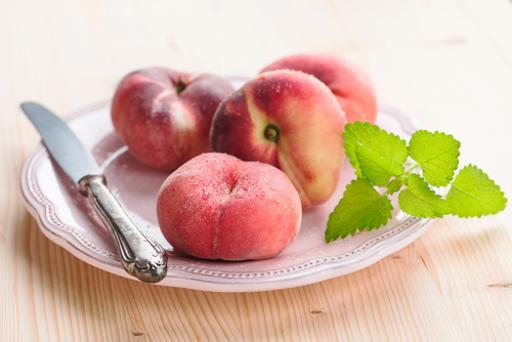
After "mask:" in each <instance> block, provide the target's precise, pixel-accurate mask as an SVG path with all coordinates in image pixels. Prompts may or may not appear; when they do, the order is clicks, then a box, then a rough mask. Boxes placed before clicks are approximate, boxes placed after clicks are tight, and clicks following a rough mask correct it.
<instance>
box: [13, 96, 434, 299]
mask: <svg viewBox="0 0 512 342" xmlns="http://www.w3.org/2000/svg"><path fill="white" fill-rule="evenodd" d="M109 108H110V106H109V102H107V101H104V102H101V103H98V104H95V105H92V106H89V107H87V108H84V109H82V110H80V111H78V112H75V113H74V114H73V115H71V116H69V119H68V123H69V125H70V126H71V128H72V129H73V130H74V131H75V133H76V134H77V135H78V136H79V138H80V139H81V140H82V142H83V143H84V145H85V146H86V148H88V149H89V150H90V151H91V153H92V154H93V156H94V157H95V159H96V161H97V162H98V164H99V165H100V166H101V167H102V169H103V170H104V173H105V175H106V177H107V180H108V184H109V187H110V188H111V190H112V191H113V193H114V194H115V195H116V196H117V197H118V199H120V201H121V202H122V203H123V204H124V206H125V208H126V209H127V211H128V212H129V214H130V215H131V217H132V218H133V219H134V221H135V223H136V224H137V225H138V226H139V227H140V228H141V229H142V230H143V231H144V232H145V233H146V234H147V235H149V236H151V237H152V238H154V239H155V240H157V241H158V242H160V243H161V244H162V245H163V246H165V247H166V248H167V249H169V271H168V275H167V277H166V278H165V279H164V280H163V281H162V282H160V283H159V285H164V286H175V287H184V288H191V289H198V290H205V291H223V292H244V291H263V290H275V289H282V288H288V287H295V286H301V285H306V284H311V283H315V282H318V281H321V280H324V279H329V278H333V277H337V276H341V275H344V274H347V273H351V272H354V271H356V270H359V269H361V268H364V267H366V266H368V265H370V264H373V263H375V262H377V261H378V260H380V259H382V258H383V257H385V256H387V255H389V254H391V253H393V252H395V251H397V250H399V249H401V248H403V247H404V246H406V245H407V244H409V243H411V242H412V241H414V240H415V239H416V238H417V237H418V236H419V235H420V234H421V233H422V232H423V231H424V230H425V229H426V226H427V223H428V222H429V220H427V219H417V218H412V217H409V216H407V215H406V214H404V213H402V212H400V211H399V210H395V211H394V215H393V219H392V220H391V221H390V223H389V224H388V225H387V226H386V227H384V228H382V229H379V230H376V231H372V232H363V233H359V234H357V235H356V236H353V237H349V238H346V239H344V240H339V241H335V242H333V243H330V244H325V243H324V242H323V231H324V228H325V223H326V220H327V217H328V214H329V213H330V211H331V210H332V208H333V207H334V206H335V205H336V203H337V200H338V199H339V198H340V196H341V194H342V192H343V189H344V187H345V185H346V184H347V182H348V181H349V180H350V179H351V178H352V177H353V171H352V169H351V168H350V165H349V164H348V163H347V162H346V163H345V166H344V169H343V171H342V173H341V175H340V184H339V186H338V189H337V190H336V193H335V195H334V196H333V197H332V199H331V200H329V201H328V202H327V203H325V204H323V205H321V206H318V207H315V208H313V209H312V210H309V211H307V212H305V213H304V215H303V222H302V225H301V231H300V233H299V236H298V237H297V239H296V240H295V241H294V242H293V243H292V244H291V245H290V246H289V247H288V248H287V249H285V251H283V253H281V254H280V255H279V256H277V257H275V258H272V259H267V260H259V261H246V262H222V261H205V260H199V259H194V258H190V257H187V256H183V255H178V254H175V253H173V252H172V247H171V246H170V245H169V244H168V243H167V242H166V241H165V239H164V238H163V236H162V234H161V233H160V230H159V228H158V225H157V220H156V214H155V210H154V207H155V201H156V193H157V191H158V188H159V186H160V184H161V182H162V181H163V180H164V179H165V177H166V176H167V174H165V173H162V172H158V171H154V170H151V169H149V168H146V167H145V166H143V165H141V164H139V163H138V162H137V161H135V160H134V159H133V158H132V157H131V156H130V155H129V153H128V151H127V149H126V147H125V146H123V144H122V143H121V141H120V140H119V139H118V138H117V137H116V135H115V133H114V132H113V128H112V124H111V122H110V113H109ZM378 124H379V125H381V126H382V127H384V128H386V129H388V130H391V131H393V132H395V133H397V134H399V135H401V136H402V137H405V138H407V137H408V136H410V134H411V133H412V132H413V131H414V124H413V123H412V122H411V119H410V118H408V117H407V116H405V115H403V114H402V113H400V112H399V111H397V110H396V109H395V108H393V107H389V106H382V105H381V106H380V113H379V120H378ZM21 189H22V193H23V197H24V200H25V203H26V207H27V209H28V210H29V211H30V212H31V214H32V215H33V216H34V217H35V218H36V219H37V221H38V223H39V227H40V228H41V230H42V232H43V233H44V234H45V235H46V236H47V237H48V238H49V239H50V240H52V241H54V242H55V243H57V244H58V245H60V246H62V247H64V248H65V249H66V250H68V251H69V252H71V253H72V254H74V255H75V256H76V257H78V258H80V259H82V260H84V261H85V262H88V263H90V264H92V265H94V266H96V267H98V268H101V269H103V270H105V271H107V272H111V273H114V274H117V275H120V276H124V277H130V276H129V275H128V274H126V273H125V271H124V270H123V268H122V267H121V265H120V264H119V261H118V260H119V258H118V254H117V251H116V249H115V245H114V243H113V240H112V237H111V236H110V233H109V232H108V231H107V230H106V229H105V228H104V227H103V226H102V224H101V221H100V220H99V218H98V217H97V216H96V214H95V213H94V211H93V209H92V207H91V206H90V205H89V203H88V202H87V199H86V198H84V197H82V196H81V195H80V194H79V193H78V191H77V189H76V187H75V185H74V184H73V183H72V182H71V181H70V180H69V179H67V177H65V175H64V174H63V173H62V171H61V170H60V169H59V168H58V167H57V166H56V165H54V163H53V162H52V160H51V158H50V157H49V155H48V153H47V152H46V150H45V149H44V147H43V146H42V145H39V146H38V147H37V148H36V149H35V150H34V151H33V152H32V153H31V155H30V156H29V158H28V159H27V161H26V162H25V165H24V167H23V170H22V174H21ZM395 203H396V202H395Z"/></svg>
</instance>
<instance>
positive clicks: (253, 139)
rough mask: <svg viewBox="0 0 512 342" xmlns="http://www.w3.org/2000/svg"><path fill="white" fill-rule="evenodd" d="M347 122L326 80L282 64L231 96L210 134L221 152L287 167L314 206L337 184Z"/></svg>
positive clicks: (306, 202) (304, 200) (306, 204)
mask: <svg viewBox="0 0 512 342" xmlns="http://www.w3.org/2000/svg"><path fill="white" fill-rule="evenodd" d="M344 125H345V116H344V113H343V111H342V110H341V108H340V106H339V105H338V103H337V101H336V99H335V98H334V96H333V94H332V93H331V91H330V90H329V88H327V86H326V85H325V84H323V83H322V82H320V81H319V80H318V79H316V78H315V77H313V76H311V75H308V74H305V73H303V72H299V71H291V70H277V71H271V72H266V73H262V74H261V75H259V76H258V77H257V78H256V79H254V80H251V81H249V82H248V83H246V84H245V85H243V86H242V88H241V89H239V90H238V91H236V92H234V93H233V94H231V95H230V96H229V97H228V98H226V99H225V100H224V101H223V102H222V103H221V104H220V105H219V108H218V109H217V112H216V113H215V116H214V119H213V123H212V131H211V134H210V137H211V143H212V147H213V149H214V150H215V151H217V152H226V153H229V154H232V155H234V156H236V157H238V158H241V159H243V160H255V161H260V162H265V163H268V164H271V165H274V166H276V167H278V168H280V169H281V170H283V171H284V172H285V173H286V175H288V177H289V178H290V180H291V181H292V183H293V185H294V186H295V188H296V189H297V191H298V192H299V195H300V197H301V200H302V205H303V208H308V207H310V206H312V205H315V204H320V203H323V202H325V201H326V200H327V199H328V198H329V197H330V196H331V194H332V193H333V191H334V189H335V188H336V185H337V183H338V179H339V176H340V169H341V163H342V161H343V156H344V155H343V141H342V131H343V128H344Z"/></svg>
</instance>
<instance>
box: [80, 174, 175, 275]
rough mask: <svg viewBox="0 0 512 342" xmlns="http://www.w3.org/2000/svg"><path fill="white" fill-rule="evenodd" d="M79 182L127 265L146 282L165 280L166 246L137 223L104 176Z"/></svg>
mask: <svg viewBox="0 0 512 342" xmlns="http://www.w3.org/2000/svg"><path fill="white" fill-rule="evenodd" d="M79 186H80V191H82V193H83V194H86V195H87V197H89V200H90V201H91V203H92V205H93V206H94V208H95V209H96V211H97V212H98V214H99V216H100V217H101V219H102V221H103V222H104V223H105V225H106V226H108V227H109V228H110V230H111V231H112V234H113V235H114V239H115V241H116V244H117V248H118V250H119V254H120V255H121V263H122V264H123V267H124V269H125V270H126V271H127V272H128V273H130V274H131V275H133V276H135V277H137V278H138V279H140V280H141V281H143V282H146V283H156V282H158V281H160V280H162V279H163V278H164V277H165V275H166V274H167V255H166V254H165V250H164V249H163V248H162V247H161V246H160V245H159V244H157V243H156V242H154V241H152V240H150V239H148V238H147V237H146V236H145V235H144V234H142V232H141V231H140V230H139V229H138V228H137V226H135V224H134V223H133V222H132V220H131V219H130V217H129V216H128V214H127V213H126V211H125V210H124V209H123V207H122V206H121V204H119V202H118V201H117V200H116V199H115V197H114V196H113V195H112V193H111V192H110V190H109V189H108V188H107V185H106V182H105V177H103V176H99V175H91V176H86V177H84V178H82V179H81V180H80V182H79Z"/></svg>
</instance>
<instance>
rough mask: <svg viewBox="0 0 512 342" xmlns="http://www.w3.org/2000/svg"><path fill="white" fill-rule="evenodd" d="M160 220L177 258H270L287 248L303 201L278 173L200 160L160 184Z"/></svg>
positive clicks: (208, 156) (218, 156)
mask: <svg viewBox="0 0 512 342" xmlns="http://www.w3.org/2000/svg"><path fill="white" fill-rule="evenodd" d="M157 216H158V222H159V224H160V228H161V230H162V233H163V234H164V236H165V238H166V239H167V240H168V241H169V243H171V244H172V246H173V247H174V248H175V249H176V250H177V251H179V252H183V253H185V254H188V255H191V256H195V257H198V258H203V259H223V260H250V259H264V258H270V257H273V256H275V255H277V254H279V253H280V252H281V251H282V250H283V249H284V248H285V247H286V246H288V245H289V244H290V243H291V242H292V241H293V239H294V238H295V236H296V235H297V233H298V230H299V228H300V221H301V217H302V210H301V203H300V198H299V196H298V194H297V191H296V190H295V189H294V187H293V185H292V184H291V183H290V180H289V179H288V177H286V175H285V174H284V173H283V172H282V171H280V170H279V169H277V168H275V167H273V166H271V165H267V164H263V163H258V162H244V161H241V160H240V159H238V158H235V157H233V156H230V155H227V154H224V153H204V154H201V155H199V156H197V157H195V158H193V159H191V160H189V161H188V162H186V163H185V164H183V165H182V166H181V167H179V168H178V169H177V170H176V171H174V172H173V173H172V174H171V175H170V176H169V177H168V178H167V180H166V181H165V182H164V183H163V184H162V187H161V188H160V191H159V193H158V199H157Z"/></svg>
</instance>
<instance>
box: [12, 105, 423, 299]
mask: <svg viewBox="0 0 512 342" xmlns="http://www.w3.org/2000/svg"><path fill="white" fill-rule="evenodd" d="M109 103H110V100H103V101H98V102H95V103H93V104H90V105H88V106H84V107H82V108H80V109H79V110H76V111H73V112H71V114H70V115H67V116H64V120H65V121H72V120H74V119H76V118H78V117H80V116H82V115H87V114H89V113H91V112H94V111H96V110H101V109H103V108H105V107H107V106H108V104H109ZM379 111H383V112H386V113H388V114H390V115H391V116H393V117H395V118H396V119H397V120H398V121H399V123H400V124H401V125H402V128H403V129H404V131H406V132H407V133H412V132H413V131H414V129H415V126H416V125H415V124H414V122H413V119H411V118H410V117H408V116H407V115H405V114H403V113H402V112H400V111H399V110H398V109H397V108H395V107H392V106H389V105H384V104H379ZM44 157H46V158H50V157H49V155H48V153H47V152H46V150H45V149H44V147H43V144H42V142H39V144H38V145H37V146H36V147H35V148H34V149H33V151H32V152H31V153H30V154H29V155H28V157H27V158H26V160H25V162H24V164H23V168H22V171H21V174H20V185H21V193H22V198H23V202H24V204H25V207H26V208H27V210H28V211H29V213H30V214H31V215H32V216H33V217H34V218H35V219H36V221H37V223H38V227H39V229H40V230H41V231H42V232H43V234H44V235H45V236H46V237H47V238H48V239H50V240H51V241H53V242H54V243H56V244H57V245H59V246H61V247H63V248H64V249H66V250H67V251H68V252H70V253H71V254H72V255H74V256H75V257H77V258H78V259H80V260H83V261H85V262H87V263H89V264H91V265H93V266H95V267H97V268H99V269H102V270H104V271H107V272H109V273H113V274H116V275H119V276H122V277H124V278H128V279H132V280H136V279H135V278H133V277H131V276H130V275H129V274H127V273H126V272H125V271H124V269H123V268H122V267H121V265H120V264H119V262H118V260H119V258H118V257H117V255H115V254H112V253H110V252H109V251H106V250H103V251H102V250H99V249H98V248H97V247H95V246H94V244H93V243H91V242H90V241H88V239H87V238H85V237H83V236H80V235H81V234H80V233H79V232H77V231H76V230H73V228H72V227H69V226H67V225H66V224H65V223H64V222H62V221H61V220H59V217H58V215H57V214H56V212H55V209H54V208H53V206H54V204H53V203H52V202H51V201H50V200H49V199H48V198H46V197H45V196H44V194H43V192H42V190H40V189H39V192H40V193H39V194H35V193H34V190H36V192H37V189H34V188H33V187H31V186H30V185H31V184H32V185H34V184H36V183H37V182H36V181H35V177H33V179H30V175H31V174H32V175H33V173H34V172H35V170H37V164H36V163H37V162H38V161H39V162H41V160H43V159H44ZM36 185H37V186H38V184H36ZM37 195H40V196H39V198H37ZM42 202H43V203H42ZM52 219H53V220H54V221H53V222H52V221H51V220H52ZM431 222H432V221H431V220H430V219H421V218H413V217H410V216H408V217H406V218H405V219H404V220H403V221H402V222H400V224H398V225H397V226H395V227H393V228H392V229H391V230H389V231H386V232H383V233H382V234H379V235H376V236H375V237H373V238H372V239H369V240H366V241H364V242H363V243H361V244H360V245H358V246H356V247H354V248H353V249H351V250H350V251H345V252H344V253H341V254H338V255H335V256H329V257H323V258H318V257H317V258H312V259H311V260H309V261H308V262H301V263H298V264H294V265H290V266H287V267H286V269H292V270H294V271H295V270H296V269H298V270H299V271H298V272H295V273H291V274H288V275H287V274H286V273H290V272H289V271H286V272H284V273H285V275H284V276H281V277H278V278H276V277H274V278H272V279H271V280H267V279H268V278H267V277H268V276H272V275H275V273H281V274H282V273H283V272H281V271H282V270H283V269H278V270H276V269H273V270H268V271H262V272H254V271H251V272H242V271H217V270H215V271H212V270H208V269H205V268H204V267H200V266H195V267H194V266H193V265H188V266H183V265H177V266H172V265H170V267H169V271H170V272H168V274H167V277H166V278H165V279H164V281H163V282H161V283H157V284H156V285H160V286H172V287H181V288H189V289H196V290H202V291H216V292H253V291H268V290H278V289H284V288H291V287H298V286H304V285H308V284H312V283H316V282H319V281H322V280H326V279H330V278H334V277H338V276H341V275H345V274H349V273H352V272H355V271H357V270H360V269H363V268H366V267H368V266H369V265H371V264H374V263H376V262H377V261H379V260H381V259H382V258H384V257H386V256H388V255H389V254H391V253H393V252H395V251H398V250H400V249H402V248H403V247H405V246H407V245H408V244H410V243H411V242H413V241H414V240H416V239H417V238H418V237H419V236H420V235H421V234H422V233H423V232H424V231H425V230H426V229H427V227H428V224H429V223H431ZM55 225H57V226H60V227H57V229H60V230H63V233H60V234H59V233H57V231H55V230H54V229H52V227H53V228H54V227H55ZM403 226H405V227H403ZM411 227H414V230H412V231H411V230H410V228H411ZM404 232H407V233H408V234H404ZM66 233H67V234H66ZM70 235H71V236H72V237H73V238H74V241H73V240H72V239H71V238H70V237H71V236H70ZM386 235H390V236H391V237H390V238H385V236H386ZM392 240H393V241H392ZM394 240H396V241H394ZM390 241H392V242H393V243H390ZM385 242H387V243H385ZM84 246H85V247H86V248H87V252H86V251H85V250H84ZM365 246H366V247H365ZM91 249H93V250H94V251H95V252H96V254H92V253H88V252H90V250H91ZM358 250H360V251H362V252H359V254H358V255H359V256H358V257H357V258H355V259H354V258H353V259H349V262H346V261H344V259H346V258H347V257H346V255H347V254H352V255H354V254H356V252H354V251H358ZM365 252H366V253H365ZM98 255H99V256H100V257H101V259H100V258H98ZM306 264H307V265H309V266H308V267H306V266H304V265H306ZM305 271H307V272H305ZM257 273H262V274H264V275H261V274H260V276H259V277H258V276H257V275H255V274H257ZM273 273H274V274H273ZM233 274H238V275H242V276H233ZM251 274H252V275H251ZM253 275H255V276H253ZM237 278H238V279H240V280H241V279H242V278H244V279H245V281H236V279H237ZM247 279H250V281H247ZM222 281H224V282H222ZM226 281H228V282H226Z"/></svg>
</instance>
